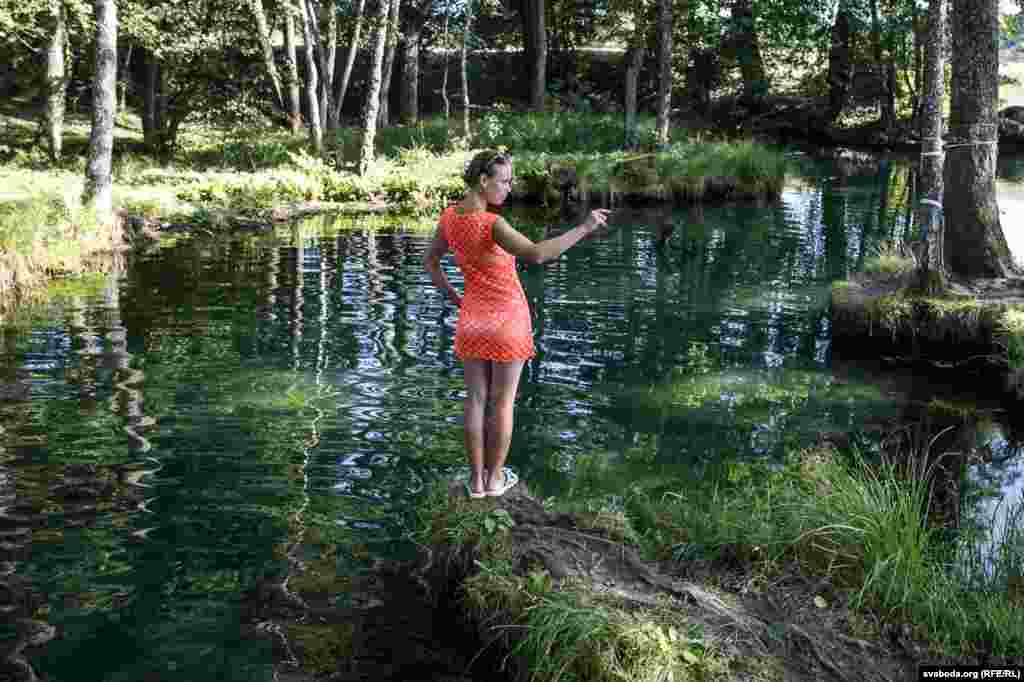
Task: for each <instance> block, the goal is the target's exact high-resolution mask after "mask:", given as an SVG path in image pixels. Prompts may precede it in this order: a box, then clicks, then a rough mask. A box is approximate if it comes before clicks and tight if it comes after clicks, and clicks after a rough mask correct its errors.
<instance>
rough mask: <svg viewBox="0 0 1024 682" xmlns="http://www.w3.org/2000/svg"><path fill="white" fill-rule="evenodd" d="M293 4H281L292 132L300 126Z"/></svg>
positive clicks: (300, 115)
mask: <svg viewBox="0 0 1024 682" xmlns="http://www.w3.org/2000/svg"><path fill="white" fill-rule="evenodd" d="M294 12H295V5H294V4H292V3H291V2H290V1H289V2H284V3H283V4H282V13H283V14H284V59H285V67H284V68H285V71H284V73H285V82H286V83H287V85H288V121H289V124H290V125H291V128H292V132H293V133H297V132H299V128H301V127H302V94H301V91H300V89H299V60H298V54H297V53H296V51H295V14H294Z"/></svg>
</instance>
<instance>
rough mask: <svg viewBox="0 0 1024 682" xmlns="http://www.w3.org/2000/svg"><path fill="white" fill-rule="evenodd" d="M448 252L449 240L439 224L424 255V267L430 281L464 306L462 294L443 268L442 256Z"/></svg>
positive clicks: (456, 303) (453, 301)
mask: <svg viewBox="0 0 1024 682" xmlns="http://www.w3.org/2000/svg"><path fill="white" fill-rule="evenodd" d="M446 253H448V240H447V239H445V238H444V233H443V232H442V230H441V226H440V225H438V226H437V230H436V231H435V232H434V238H433V239H432V240H431V241H430V246H429V247H428V248H427V252H426V253H425V254H424V255H423V267H424V268H426V270H427V272H429V273H430V281H431V282H433V283H434V286H435V287H437V288H438V289H440V290H441V291H443V292H444V293H445V295H446V296H447V297H448V298H450V299H451V300H452V303H454V304H455V306H456V307H462V296H460V295H459V292H458V291H456V290H455V287H453V286H452V284H451V282H449V281H448V277H447V276H445V274H444V270H442V269H441V258H442V257H444V254H446Z"/></svg>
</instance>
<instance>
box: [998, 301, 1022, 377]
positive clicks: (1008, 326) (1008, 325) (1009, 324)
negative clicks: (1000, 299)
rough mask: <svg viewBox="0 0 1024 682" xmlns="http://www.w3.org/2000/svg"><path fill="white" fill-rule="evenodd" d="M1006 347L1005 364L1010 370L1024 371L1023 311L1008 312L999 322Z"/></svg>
mask: <svg viewBox="0 0 1024 682" xmlns="http://www.w3.org/2000/svg"><path fill="white" fill-rule="evenodd" d="M999 328H1000V331H1001V332H1002V334H1003V336H1004V338H1005V341H1004V344H1005V346H1006V362H1007V366H1008V367H1009V369H1011V370H1020V369H1024V310H1017V309H1015V310H1008V311H1006V312H1005V313H1004V314H1003V318H1002V320H1000V322H999Z"/></svg>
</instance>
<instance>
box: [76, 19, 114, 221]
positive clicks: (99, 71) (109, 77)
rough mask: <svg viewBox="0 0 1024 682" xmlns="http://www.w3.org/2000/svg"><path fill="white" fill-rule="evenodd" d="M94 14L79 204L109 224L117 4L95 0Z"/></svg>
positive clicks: (111, 211) (111, 204) (111, 200)
mask: <svg viewBox="0 0 1024 682" xmlns="http://www.w3.org/2000/svg"><path fill="white" fill-rule="evenodd" d="M95 13H96V14H95V16H96V76H95V80H94V81H93V86H92V133H91V134H90V135H89V163H88V166H87V167H86V169H85V191H84V194H83V199H82V203H84V204H92V206H93V210H94V211H95V212H96V217H97V219H98V220H99V221H100V222H101V223H103V224H109V223H110V222H111V221H112V220H113V197H112V195H111V185H112V183H111V178H110V163H111V156H112V154H113V151H114V111H115V109H116V108H117V6H116V4H115V2H114V0H95Z"/></svg>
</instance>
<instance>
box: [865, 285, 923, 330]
mask: <svg viewBox="0 0 1024 682" xmlns="http://www.w3.org/2000/svg"><path fill="white" fill-rule="evenodd" d="M913 311H914V306H913V303H912V301H911V300H910V299H908V298H905V297H903V296H902V295H900V294H892V295H885V296H879V297H878V298H876V299H874V300H873V301H871V302H870V303H868V313H869V314H870V316H871V319H872V321H874V322H877V323H878V324H880V325H881V326H882V327H883V328H885V329H888V330H889V331H891V332H893V333H894V334H895V333H896V332H897V331H898V330H899V329H900V327H902V326H905V325H910V323H911V322H912V320H913Z"/></svg>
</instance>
